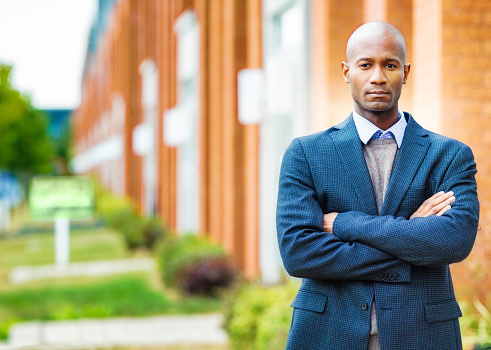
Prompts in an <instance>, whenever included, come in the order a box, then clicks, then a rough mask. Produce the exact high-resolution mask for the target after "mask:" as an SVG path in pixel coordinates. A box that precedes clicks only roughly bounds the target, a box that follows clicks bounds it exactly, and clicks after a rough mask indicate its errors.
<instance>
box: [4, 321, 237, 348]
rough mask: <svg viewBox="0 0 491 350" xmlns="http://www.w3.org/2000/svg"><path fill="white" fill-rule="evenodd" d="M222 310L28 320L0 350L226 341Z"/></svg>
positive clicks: (222, 342)
mask: <svg viewBox="0 0 491 350" xmlns="http://www.w3.org/2000/svg"><path fill="white" fill-rule="evenodd" d="M222 321H223V318H222V316H221V315H219V314H207V315H186V316H158V317H146V318H113V319H94V320H77V321H57V322H28V323H20V324H18V325H14V326H13V327H11V329H10V337H9V341H8V342H7V343H4V344H0V350H17V349H26V350H27V349H29V350H31V349H34V348H33V347H36V348H35V349H43V350H44V349H77V350H81V349H92V350H94V349H95V348H107V347H113V346H135V345H137V346H159V345H160V346H162V345H193V344H194V345H196V346H198V345H222V346H224V347H225V345H226V344H227V343H228V337H227V334H226V333H225V331H224V330H223V329H222V328H221V324H222Z"/></svg>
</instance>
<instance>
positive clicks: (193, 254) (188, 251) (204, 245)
mask: <svg viewBox="0 0 491 350" xmlns="http://www.w3.org/2000/svg"><path fill="white" fill-rule="evenodd" d="M218 256H221V257H223V256H225V252H224V251H223V248H222V247H221V246H220V245H218V244H213V243H211V242H210V241H209V240H208V239H207V238H206V237H204V236H201V235H193V234H187V235H183V236H169V237H167V238H166V239H165V240H164V241H163V242H162V244H161V246H160V249H159V260H160V267H161V275H162V280H163V281H164V283H165V284H166V285H168V286H173V287H175V286H176V285H177V283H176V282H177V278H178V275H179V274H180V273H181V271H183V270H184V269H187V268H189V267H190V266H191V265H192V264H193V263H195V262H197V261H198V260H200V259H204V258H208V257H218Z"/></svg>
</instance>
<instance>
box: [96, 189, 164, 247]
mask: <svg viewBox="0 0 491 350" xmlns="http://www.w3.org/2000/svg"><path fill="white" fill-rule="evenodd" d="M96 212H97V214H98V215H99V216H101V217H102V218H103V220H104V222H105V223H106V224H107V225H108V226H110V227H112V228H114V229H115V230H117V231H119V232H121V234H122V235H123V238H124V241H125V244H126V246H127V247H128V248H129V249H132V250H133V249H138V248H146V249H152V248H153V247H154V245H155V244H156V242H157V241H158V240H159V239H161V238H162V237H163V236H164V234H165V232H166V229H165V228H164V226H163V225H162V223H161V222H160V221H159V220H158V219H157V218H149V217H141V216H140V215H138V213H137V212H136V209H135V207H134V205H133V203H132V202H131V201H130V200H129V199H128V198H124V197H119V196H116V195H114V194H112V193H110V192H107V191H102V190H100V191H96Z"/></svg>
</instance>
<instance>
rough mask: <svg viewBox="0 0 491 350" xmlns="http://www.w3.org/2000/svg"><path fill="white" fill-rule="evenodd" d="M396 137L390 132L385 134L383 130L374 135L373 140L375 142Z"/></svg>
mask: <svg viewBox="0 0 491 350" xmlns="http://www.w3.org/2000/svg"><path fill="white" fill-rule="evenodd" d="M393 138H394V135H392V133H391V132H390V131H386V132H383V131H382V130H378V131H377V132H376V133H375V134H373V136H372V139H375V140H387V139H393Z"/></svg>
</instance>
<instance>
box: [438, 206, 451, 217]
mask: <svg viewBox="0 0 491 350" xmlns="http://www.w3.org/2000/svg"><path fill="white" fill-rule="evenodd" d="M451 208H452V207H451V206H450V205H447V206H446V207H445V208H443V209H442V210H440V211H439V212H438V213H437V214H435V215H436V216H442V215H443V214H444V213H445V212H446V211H447V210H450V209H451Z"/></svg>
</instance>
